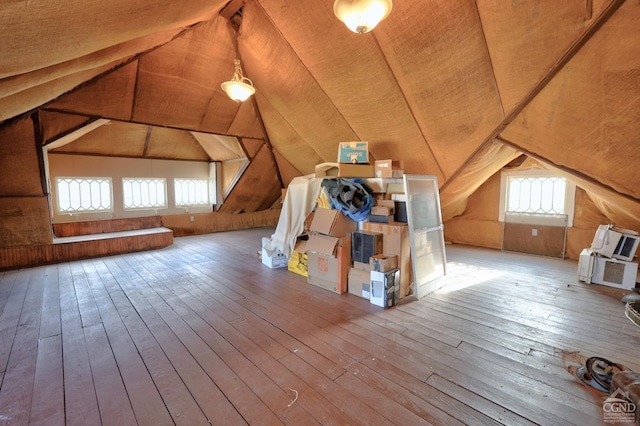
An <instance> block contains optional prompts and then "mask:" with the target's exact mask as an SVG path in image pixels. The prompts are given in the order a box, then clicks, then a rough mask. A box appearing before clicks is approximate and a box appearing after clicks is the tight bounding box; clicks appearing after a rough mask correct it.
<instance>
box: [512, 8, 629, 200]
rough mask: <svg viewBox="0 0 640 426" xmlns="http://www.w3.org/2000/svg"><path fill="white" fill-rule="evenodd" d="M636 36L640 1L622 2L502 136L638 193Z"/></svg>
mask: <svg viewBox="0 0 640 426" xmlns="http://www.w3.org/2000/svg"><path fill="white" fill-rule="evenodd" d="M639 36H640V4H639V3H637V2H626V3H624V4H623V5H622V6H621V7H620V9H618V11H617V12H616V13H615V14H614V15H613V16H612V17H611V18H610V19H609V20H608V21H607V22H606V23H604V25H603V26H602V27H601V28H600V29H599V31H598V32H597V33H595V34H594V35H593V37H592V38H591V39H590V40H589V41H588V42H587V43H586V44H585V45H584V46H583V47H582V49H581V50H580V51H579V52H578V53H577V54H576V55H575V56H574V57H573V59H572V60H571V61H570V62H569V63H568V64H567V65H566V66H565V67H564V68H563V69H562V70H561V71H560V72H559V73H558V74H557V75H556V77H555V78H554V79H553V80H552V81H551V82H550V83H549V84H548V85H547V86H546V87H545V89H544V90H543V91H542V92H541V93H540V94H539V95H538V96H537V97H536V98H535V99H534V100H533V101H532V102H531V103H530V104H529V105H528V106H527V108H525V109H524V110H523V111H522V113H521V114H519V115H518V117H517V118H516V119H515V120H514V121H513V122H512V123H511V124H510V125H509V126H508V127H507V128H506V130H505V131H503V132H502V134H501V135H502V136H504V138H505V139H507V140H510V141H513V142H514V143H515V144H516V145H518V146H520V147H522V148H523V149H525V150H528V151H531V152H534V153H536V154H537V155H540V156H541V157H542V158H543V159H546V160H547V161H548V162H550V163H552V164H554V165H557V166H560V167H564V168H567V169H569V170H574V171H577V172H579V173H581V174H583V175H587V176H590V177H592V178H594V179H596V180H598V181H600V182H601V183H603V184H604V185H606V186H609V187H611V188H613V189H614V190H615V191H618V192H620V193H622V194H626V195H629V196H631V197H633V198H635V199H640V187H638V185H637V182H639V181H640V168H639V167H637V165H638V164H640V144H637V143H633V142H632V141H634V140H637V135H638V134H640V120H638V117H640V97H638V88H640V44H639V43H638V42H637V40H638V37H639Z"/></svg>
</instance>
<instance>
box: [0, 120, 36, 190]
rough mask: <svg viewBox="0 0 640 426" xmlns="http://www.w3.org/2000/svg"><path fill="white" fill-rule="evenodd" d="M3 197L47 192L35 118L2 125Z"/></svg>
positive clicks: (1, 186)
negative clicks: (41, 175) (39, 156)
mask: <svg viewBox="0 0 640 426" xmlns="http://www.w3.org/2000/svg"><path fill="white" fill-rule="evenodd" d="M0 170H1V171H2V177H3V178H2V179H0V197H15V196H38V195H43V189H42V180H41V178H40V163H39V160H38V153H37V151H36V142H35V131H34V127H33V121H32V120H31V118H29V117H27V118H23V119H20V120H17V121H16V122H14V123H11V124H8V125H6V126H2V127H0Z"/></svg>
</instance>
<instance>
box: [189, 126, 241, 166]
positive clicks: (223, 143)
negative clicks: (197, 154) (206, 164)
mask: <svg viewBox="0 0 640 426" xmlns="http://www.w3.org/2000/svg"><path fill="white" fill-rule="evenodd" d="M191 134H192V135H193V137H194V138H195V140H197V141H198V143H199V144H200V146H202V149H204V150H205V151H206V153H207V154H208V156H209V158H210V159H211V160H212V161H225V160H232V159H234V158H244V157H245V154H244V151H243V150H242V147H241V146H240V143H239V142H238V140H237V139H236V138H234V137H231V136H223V135H214V134H212V133H201V132H191Z"/></svg>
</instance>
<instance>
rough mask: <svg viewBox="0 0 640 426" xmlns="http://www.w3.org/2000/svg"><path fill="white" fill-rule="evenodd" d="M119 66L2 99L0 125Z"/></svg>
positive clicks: (113, 65) (64, 78)
mask: <svg viewBox="0 0 640 426" xmlns="http://www.w3.org/2000/svg"><path fill="white" fill-rule="evenodd" d="M117 65H118V63H112V64H108V65H104V66H103V67H99V68H95V69H92V70H87V71H82V72H78V73H75V74H70V75H67V76H65V77H61V78H58V79H56V80H52V81H49V82H47V83H44V84H41V85H39V86H34V87H31V88H29V89H26V90H23V91H21V92H19V93H16V94H13V95H11V96H7V97H4V98H0V124H1V123H2V122H3V121H5V120H7V119H9V118H12V117H16V116H18V115H20V114H22V113H24V112H26V111H30V110H32V109H35V108H38V107H40V106H41V105H43V104H45V103H47V102H49V101H51V100H53V99H56V98H57V97H59V96H60V95H62V94H64V93H67V92H69V91H70V90H72V89H74V88H75V87H77V86H79V85H80V84H82V83H84V82H86V81H88V80H91V79H92V78H94V77H95V76H97V75H100V74H102V73H104V72H106V71H108V70H110V69H112V68H114V67H115V66H117Z"/></svg>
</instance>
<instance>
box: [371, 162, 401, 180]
mask: <svg viewBox="0 0 640 426" xmlns="http://www.w3.org/2000/svg"><path fill="white" fill-rule="evenodd" d="M403 174H404V161H402V160H376V162H375V175H376V177H377V178H401V177H402V175H403Z"/></svg>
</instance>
